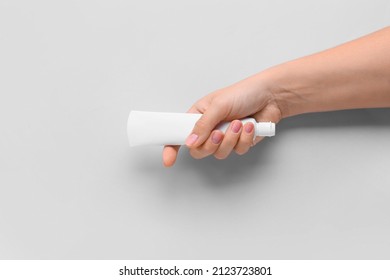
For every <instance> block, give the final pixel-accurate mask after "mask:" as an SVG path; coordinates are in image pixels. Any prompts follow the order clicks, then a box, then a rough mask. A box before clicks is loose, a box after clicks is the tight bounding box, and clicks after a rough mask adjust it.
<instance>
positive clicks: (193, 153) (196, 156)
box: [190, 149, 202, 159]
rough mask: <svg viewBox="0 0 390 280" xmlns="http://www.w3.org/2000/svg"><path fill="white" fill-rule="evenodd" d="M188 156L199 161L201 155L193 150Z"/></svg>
mask: <svg viewBox="0 0 390 280" xmlns="http://www.w3.org/2000/svg"><path fill="white" fill-rule="evenodd" d="M190 155H191V156H192V157H193V158H194V159H201V158H202V156H201V154H200V153H199V151H197V150H195V149H191V150H190Z"/></svg>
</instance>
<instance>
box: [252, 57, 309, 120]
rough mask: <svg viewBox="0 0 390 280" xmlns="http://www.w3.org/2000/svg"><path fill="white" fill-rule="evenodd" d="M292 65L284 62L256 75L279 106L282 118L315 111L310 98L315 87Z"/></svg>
mask: <svg viewBox="0 0 390 280" xmlns="http://www.w3.org/2000/svg"><path fill="white" fill-rule="evenodd" d="M296 70H297V69H295V70H294V65H290V63H284V64H281V65H278V66H274V67H272V68H269V69H267V70H265V71H263V72H261V73H259V74H258V75H259V76H260V79H261V80H262V82H263V85H264V86H265V88H266V90H267V91H269V92H270V93H271V95H272V98H273V101H274V102H275V103H276V104H277V106H278V107H279V110H280V112H281V117H282V119H284V118H287V117H291V116H295V115H299V114H303V113H308V112H312V111H315V104H314V102H313V100H312V98H311V96H312V95H313V93H314V92H315V88H314V87H313V86H312V85H311V82H310V80H309V79H308V77H307V76H305V75H299V73H298V72H297V71H296Z"/></svg>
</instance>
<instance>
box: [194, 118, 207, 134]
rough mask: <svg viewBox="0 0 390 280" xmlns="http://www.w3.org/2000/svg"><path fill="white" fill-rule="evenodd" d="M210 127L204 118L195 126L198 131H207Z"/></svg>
mask: <svg viewBox="0 0 390 280" xmlns="http://www.w3.org/2000/svg"><path fill="white" fill-rule="evenodd" d="M207 127H208V125H207V123H206V122H205V120H204V119H203V118H200V119H199V120H198V121H197V122H196V124H195V130H197V131H205V130H206V129H207Z"/></svg>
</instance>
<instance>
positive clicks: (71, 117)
mask: <svg viewBox="0 0 390 280" xmlns="http://www.w3.org/2000/svg"><path fill="white" fill-rule="evenodd" d="M389 19H390V3H389V1H388V0H383V1H382V0H381V1H379V0H378V1H366V0H364V1H363V0H360V1H356V0H355V1H340V0H327V1H309V0H305V1H303V0H301V1H226V0H224V1H222V0H221V1H215V0H214V1H205V0H203V1H179V0H177V1H141V0H140V1H117V0H115V1H113V0H110V1H95V0H94V1H49V0H48V1H27V0H25V1H15V0H9V1H5V0H0V96H1V99H0V128H1V132H0V136H1V137H0V172H1V173H0V258H2V259H9V258H12V259H21V258H32V259H36V258H37V259H38V258H49V259H51V258H77V259H83V258H91V259H111V258H115V259H121V258H125V259H160V258H161V259H167V258H173V259H182V258H190V259H214V258H218V259H229V258H233V259H252V258H266V259H286V258H287V259H288V258H291V259H301V258H303V259H312V258H320V259H344V258H350V259H361V258H363V259H377V258H390V239H389V236H390V219H389V213H390V172H389V171H390V157H389V154H390V142H389V139H390V129H389V128H390V110H385V109H384V110H356V111H344V112H333V113H324V114H311V115H303V116H298V117H295V118H291V119H287V120H284V121H283V122H282V123H281V124H280V125H279V126H278V128H277V136H276V137H274V138H272V139H267V140H266V141H264V142H263V143H262V144H261V145H258V146H257V147H255V148H254V149H253V150H252V151H251V152H250V153H249V154H247V155H245V156H243V157H238V156H232V157H230V158H229V159H227V160H225V161H217V160H215V159H213V158H209V159H205V160H201V161H196V160H193V159H192V158H191V157H190V156H189V155H188V153H187V151H185V150H184V149H183V151H182V153H181V155H180V158H179V159H178V162H177V166H175V167H174V168H172V169H164V168H163V167H162V164H161V158H160V155H161V148H160V147H142V148H134V149H130V148H129V147H128V143H127V136H126V121H127V116H128V113H129V111H130V110H131V109H137V110H150V111H172V112H184V111H186V110H187V108H188V107H189V106H190V105H191V104H192V103H193V102H195V101H196V100H197V99H198V98H200V97H201V96H203V95H205V94H207V93H209V92H211V91H213V90H215V89H218V88H220V87H223V86H226V85H229V84H231V83H233V82H235V81H238V80H240V79H242V78H244V77H246V76H248V75H251V74H253V73H256V72H258V71H260V70H262V69H265V68H267V67H270V66H272V65H275V64H278V63H281V62H283V61H286V60H290V59H293V58H296V57H300V56H303V55H306V54H310V53H313V52H316V51H319V50H322V49H325V48H328V47H331V46H334V45H337V44H340V43H342V42H345V41H348V40H351V39H353V38H356V37H359V36H361V35H363V34H366V33H369V32H371V31H374V30H376V29H379V28H381V27H384V26H385V25H388V24H389Z"/></svg>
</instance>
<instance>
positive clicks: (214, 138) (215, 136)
mask: <svg viewBox="0 0 390 280" xmlns="http://www.w3.org/2000/svg"><path fill="white" fill-rule="evenodd" d="M211 141H212V142H213V143H214V144H219V143H221V141H222V133H218V132H214V133H213V135H212V136H211Z"/></svg>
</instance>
